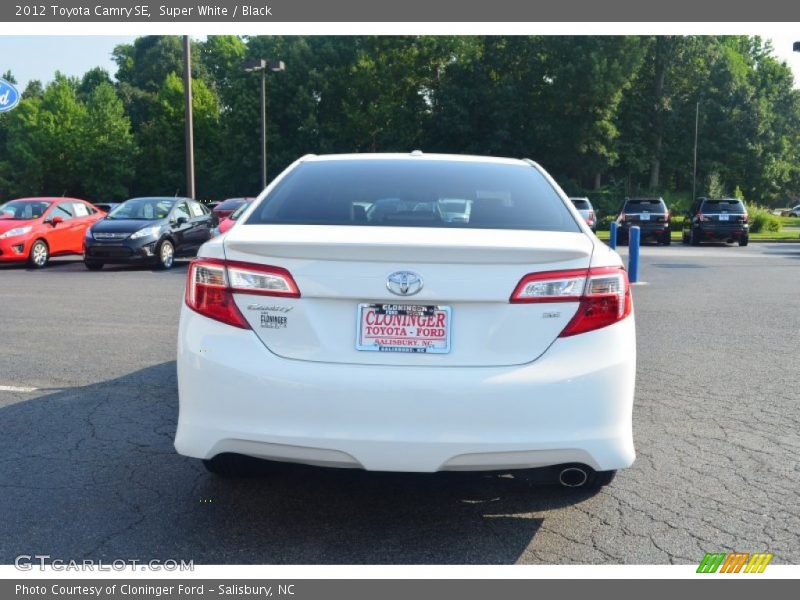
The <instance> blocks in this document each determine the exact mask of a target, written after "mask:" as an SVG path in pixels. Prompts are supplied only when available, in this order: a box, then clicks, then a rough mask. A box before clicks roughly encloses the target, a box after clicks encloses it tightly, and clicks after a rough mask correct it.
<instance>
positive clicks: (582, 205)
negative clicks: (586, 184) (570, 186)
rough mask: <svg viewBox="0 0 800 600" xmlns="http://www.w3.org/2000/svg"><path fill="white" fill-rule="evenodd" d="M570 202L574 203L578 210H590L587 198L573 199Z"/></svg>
mask: <svg viewBox="0 0 800 600" xmlns="http://www.w3.org/2000/svg"><path fill="white" fill-rule="evenodd" d="M572 203H573V204H574V205H575V208H577V209H578V210H590V209H591V206H590V205H589V201H588V200H573V201H572Z"/></svg>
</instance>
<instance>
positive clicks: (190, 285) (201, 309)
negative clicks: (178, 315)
mask: <svg viewBox="0 0 800 600" xmlns="http://www.w3.org/2000/svg"><path fill="white" fill-rule="evenodd" d="M234 293H236V294H256V295H260V296H284V297H289V298H299V297H300V291H299V290H298V289H297V284H296V283H295V282H294V279H293V278H292V276H291V274H290V273H289V272H288V271H287V270H286V269H282V268H280V267H271V266H265V265H256V264H250V263H243V262H233V261H225V260H219V259H215V258H198V259H195V260H193V261H192V263H191V264H190V265H189V274H188V277H187V280H186V305H187V306H188V307H189V308H191V309H192V310H194V311H195V312H198V313H200V314H201V315H204V316H206V317H209V318H210V319H215V320H217V321H221V322H222V323H227V324H228V325H232V326H234V327H239V328H241V329H250V325H249V324H248V323H247V320H246V319H245V318H244V316H243V315H242V313H241V311H240V310H239V308H238V307H237V306H236V302H235V301H234V299H233V294H234Z"/></svg>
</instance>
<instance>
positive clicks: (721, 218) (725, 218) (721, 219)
mask: <svg viewBox="0 0 800 600" xmlns="http://www.w3.org/2000/svg"><path fill="white" fill-rule="evenodd" d="M719 220H720V221H727V220H728V215H720V216H719Z"/></svg>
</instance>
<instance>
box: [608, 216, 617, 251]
mask: <svg viewBox="0 0 800 600" xmlns="http://www.w3.org/2000/svg"><path fill="white" fill-rule="evenodd" d="M608 231H609V235H608V245H609V246H611V249H612V250H616V249H617V222H616V221H611V226H610V227H609V229H608Z"/></svg>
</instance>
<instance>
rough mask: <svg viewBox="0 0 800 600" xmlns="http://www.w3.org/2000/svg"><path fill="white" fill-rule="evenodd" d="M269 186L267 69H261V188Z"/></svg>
mask: <svg viewBox="0 0 800 600" xmlns="http://www.w3.org/2000/svg"><path fill="white" fill-rule="evenodd" d="M266 187H267V70H266V69H261V189H262V190H263V189H264V188H266Z"/></svg>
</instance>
